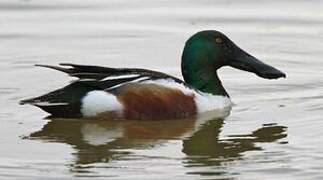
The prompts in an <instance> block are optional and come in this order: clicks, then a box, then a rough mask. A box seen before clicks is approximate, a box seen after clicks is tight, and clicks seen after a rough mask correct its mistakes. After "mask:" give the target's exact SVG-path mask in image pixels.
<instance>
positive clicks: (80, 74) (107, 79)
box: [36, 63, 185, 89]
mask: <svg viewBox="0 0 323 180" xmlns="http://www.w3.org/2000/svg"><path fill="white" fill-rule="evenodd" d="M36 66H41V67H46V68H50V69H55V70H58V71H61V72H64V73H67V74H68V75H69V76H72V77H77V78H79V80H78V81H81V82H84V83H86V84H88V85H91V86H95V87H97V88H98V89H108V88H111V87H114V86H118V85H121V84H123V83H126V82H141V81H144V80H155V79H173V80H174V81H175V82H178V83H184V82H183V81H182V80H180V79H178V78H176V77H173V76H170V75H168V74H165V73H162V72H158V71H152V70H147V69H139V68H109V67H101V66H89V65H79V64H70V63H61V64H60V66H51V65H41V64H37V65H36ZM184 84H185V83H184Z"/></svg>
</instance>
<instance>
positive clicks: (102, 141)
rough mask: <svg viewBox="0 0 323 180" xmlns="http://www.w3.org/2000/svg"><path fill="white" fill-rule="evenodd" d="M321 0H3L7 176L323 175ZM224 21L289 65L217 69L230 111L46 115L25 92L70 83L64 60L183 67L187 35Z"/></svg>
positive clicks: (270, 59) (0, 63)
mask: <svg viewBox="0 0 323 180" xmlns="http://www.w3.org/2000/svg"><path fill="white" fill-rule="evenodd" d="M322 7H323V2H322V1H315V0H313V1H305V0H298V1H293V2H291V1H287V0H283V1H254V0H245V1H239V2H237V1H223V0H217V1H209V0H202V1H180V0H175V1H174V0H172V1H148V0H136V1H125V0H118V1H117V0H111V1H100V0H94V1H88V2H85V1H84V2H83V1H76V0H70V1H62V0H53V1H50V2H49V1H48V2H45V1H39V0H29V1H27V0H25V1H16V0H15V1H11V0H10V1H9V0H2V1H0V26H1V28H0V42H1V43H0V82H1V83H0V106H1V109H0V124H1V125H0V144H1V148H0V154H1V155H0V179H44V178H46V179H71V178H73V179H88V178H90V177H91V178H92V179H109V178H110V179H166V178H168V179H230V180H231V179H248V180H253V179H255V180H256V179H277V178H279V179H293V180H294V179H300V180H304V179H323V163H322V160H323V150H322V149H323V145H322V139H321V137H322V136H323V132H322V130H321V127H322V126H323V121H322V118H321V116H322V112H323V105H322V102H323V101H322V100H323V92H322V86H323V73H322V71H323V66H322V57H323V53H322V50H321V48H322V47H323V12H322ZM203 29H217V30H220V31H223V32H224V33H225V34H227V35H228V36H229V37H230V38H231V39H232V40H233V41H235V42H236V44H238V45H239V46H241V47H242V48H243V49H245V50H247V51H248V52H249V53H251V54H253V55H254V56H256V57H258V58H259V59H262V60H264V61H265V62H267V63H269V64H271V65H273V66H275V67H277V68H279V69H281V70H283V71H284V72H285V73H286V74H287V79H282V80H273V81H269V80H264V79H260V78H259V77H256V76H255V75H253V74H249V73H245V72H241V71H238V70H234V69H231V68H223V69H222V70H221V71H220V74H221V77H222V79H223V82H224V85H225V87H226V89H227V91H228V92H229V94H230V95H231V98H232V100H233V101H234V103H235V106H234V108H233V110H232V112H231V115H230V116H229V117H228V118H226V119H225V120H218V119H212V118H210V117H207V116H206V117H202V118H199V119H185V120H168V121H154V122H149V121H148V122H147V121H139V122H137V121H131V122H129V121H128V122H124V121H123V122H116V121H112V122H94V121H83V120H49V119H44V118H45V117H46V116H47V114H46V113H44V112H43V111H41V110H39V109H37V108H34V107H31V106H19V105H18V101H19V100H20V99H24V98H26V97H32V96H37V95H40V94H42V93H46V92H48V91H50V90H53V89H56V88H58V87H61V86H63V85H66V84H67V83H68V82H69V81H70V80H72V79H71V78H69V77H67V76H66V75H64V74H62V73H59V72H55V71H51V70H47V69H42V68H36V67H34V66H33V64H35V63H43V64H58V63H60V62H71V63H84V64H96V65H105V66H112V67H124V66H127V67H140V68H150V69H155V70H160V71H164V72H167V73H169V74H172V75H175V76H178V77H181V76H180V68H179V67H180V56H181V51H182V48H183V45H184V42H185V40H186V39H187V38H188V37H189V36H190V35H192V34H193V33H195V32H197V31H199V30H203Z"/></svg>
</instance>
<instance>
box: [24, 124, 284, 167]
mask: <svg viewBox="0 0 323 180" xmlns="http://www.w3.org/2000/svg"><path fill="white" fill-rule="evenodd" d="M223 121H224V120H223V119H211V120H206V118H204V119H203V120H201V119H199V118H192V119H184V120H183V119H182V120H163V121H88V120H63V119H52V120H50V121H49V122H48V123H47V124H46V125H45V126H44V127H43V128H42V129H41V130H40V131H37V132H34V133H32V134H31V135H30V136H29V138H31V139H41V140H46V141H49V142H52V141H54V142H62V143H66V144H69V145H71V146H72V147H73V148H74V149H75V150H76V152H75V153H74V155H75V159H76V160H75V164H73V166H74V167H77V166H79V165H85V164H92V163H102V162H109V161H110V160H112V159H113V160H118V159H119V158H122V157H126V155H127V154H129V153H131V149H149V148H154V147H155V146H156V145H160V144H163V143H165V142H167V141H169V140H171V139H178V140H182V141H183V148H182V149H181V151H182V152H183V153H185V154H186V155H187V158H186V159H185V160H184V164H185V165H186V166H194V165H199V166H200V165H205V166H217V165H220V164H221V162H223V161H228V160H230V159H234V158H236V157H237V158H239V157H240V156H242V153H243V152H246V151H251V150H261V147H259V146H257V144H256V143H259V142H274V141H277V140H279V139H281V138H284V137H286V134H285V131H286V127H284V126H278V125H276V124H271V125H263V126H262V127H260V128H259V129H257V130H255V131H253V132H252V133H250V134H245V135H237V136H229V137H228V138H226V139H220V138H219V134H220V132H221V128H222V126H223ZM120 150H122V151H120ZM127 150H128V151H127ZM175 151H176V149H175ZM210 159H212V160H210Z"/></svg>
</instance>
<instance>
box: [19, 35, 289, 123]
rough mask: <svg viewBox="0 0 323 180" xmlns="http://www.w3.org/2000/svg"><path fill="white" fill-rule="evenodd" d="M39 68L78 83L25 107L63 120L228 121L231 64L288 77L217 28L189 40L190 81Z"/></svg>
mask: <svg viewBox="0 0 323 180" xmlns="http://www.w3.org/2000/svg"><path fill="white" fill-rule="evenodd" d="M37 66H42V67H47V68H51V69H55V70H58V71H62V72H64V73H67V74H68V75H69V76H72V77H77V78H78V80H76V81H74V82H72V83H71V84H69V85H67V86H65V87H63V88H61V89H58V90H55V91H52V92H50V93H48V94H45V95H42V96H39V97H35V98H32V99H26V100H22V101H20V104H31V105H34V106H37V107H39V108H41V109H43V110H44V111H46V112H48V113H50V114H51V115H52V116H53V117H62V118H81V117H83V118H99V119H167V118H183V117H190V116H195V115H197V114H201V113H203V112H215V114H216V116H217V117H224V116H226V115H228V112H229V111H230V109H231V104H232V103H231V101H230V98H229V95H228V93H227V91H226V90H225V89H224V87H223V86H222V83H221V81H220V79H219V77H218V74H217V70H218V69H220V68H221V67H223V66H231V67H234V68H237V69H241V70H244V71H248V72H252V73H255V74H256V75H258V76H260V77H262V78H266V79H277V78H281V77H286V75H285V74H284V73H283V72H281V71H280V70H278V69H276V68H274V67H272V66H270V65H267V64H265V63H263V62H261V61H260V60H258V59H256V58H255V57H253V56H251V55H250V54H248V53H247V52H245V51H243V50H242V49H241V48H239V47H238V46H237V45H235V44H234V43H233V42H232V41H231V40H230V39H229V38H228V37H226V36H225V35H224V34H223V33H221V32H219V31H215V30H207V31H201V32H198V33H196V34H194V35H193V36H192V37H190V38H189V39H188V40H187V42H186V44H185V47H184V51H183V54H182V63H181V68H182V75H183V78H184V81H183V80H181V79H179V78H176V77H173V76H171V75H168V74H165V73H162V72H158V71H153V70H147V69H133V68H110V67H100V66H89V65H78V64H69V63H64V64H60V66H51V65H37Z"/></svg>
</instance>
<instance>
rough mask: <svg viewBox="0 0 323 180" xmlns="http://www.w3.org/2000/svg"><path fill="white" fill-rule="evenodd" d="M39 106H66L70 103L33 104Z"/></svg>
mask: <svg viewBox="0 0 323 180" xmlns="http://www.w3.org/2000/svg"><path fill="white" fill-rule="evenodd" d="M33 104H34V105H37V106H66V105H68V103H52V102H35V103H33Z"/></svg>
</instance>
